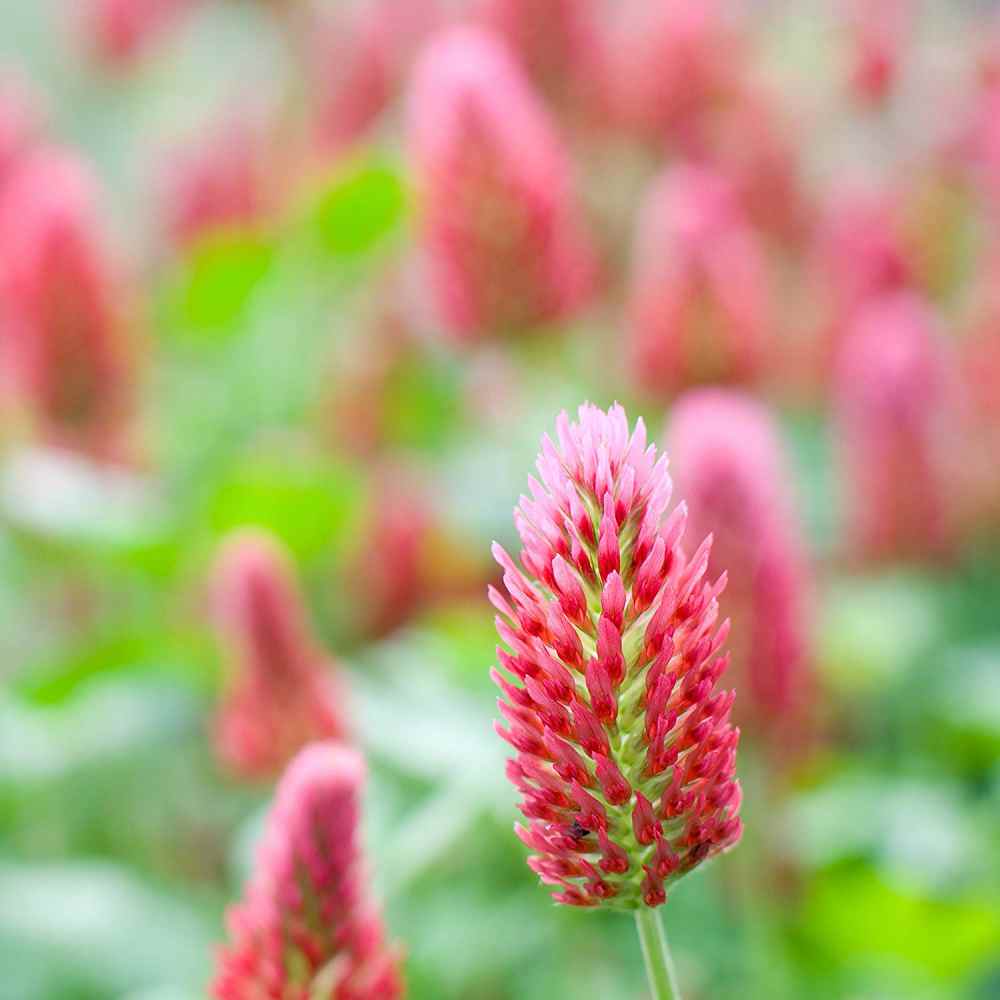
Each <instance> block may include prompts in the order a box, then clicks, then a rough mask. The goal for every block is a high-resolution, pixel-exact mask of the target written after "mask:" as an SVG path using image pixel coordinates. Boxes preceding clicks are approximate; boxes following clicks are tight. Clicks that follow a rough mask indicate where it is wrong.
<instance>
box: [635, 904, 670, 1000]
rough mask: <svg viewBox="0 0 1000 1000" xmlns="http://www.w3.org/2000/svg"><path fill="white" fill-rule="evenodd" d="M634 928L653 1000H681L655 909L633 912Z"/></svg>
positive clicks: (643, 908)
mask: <svg viewBox="0 0 1000 1000" xmlns="http://www.w3.org/2000/svg"><path fill="white" fill-rule="evenodd" d="M635 925H636V927H637V928H638V930H639V943H640V944H641V945H642V957H643V958H644V959H645V961H646V976H647V977H648V979H649V990H650V994H651V996H652V998H653V1000H681V993H680V990H679V989H678V988H677V973H676V972H675V971H674V960H673V958H671V956H670V946H669V945H668V944H667V935H666V934H665V933H664V931H663V923H662V921H661V920H660V910H659V908H658V907H650V906H642V907H640V908H639V909H638V910H636V911H635Z"/></svg>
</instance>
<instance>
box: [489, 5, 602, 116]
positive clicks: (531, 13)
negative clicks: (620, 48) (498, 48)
mask: <svg viewBox="0 0 1000 1000" xmlns="http://www.w3.org/2000/svg"><path fill="white" fill-rule="evenodd" d="M481 6H482V17H483V20H484V22H485V23H486V24H487V25H489V27H490V28H492V29H493V30H494V31H496V32H497V34H498V35H500V36H501V37H502V38H503V39H504V41H506V42H507V44H508V45H509V46H510V48H511V51H512V52H514V53H515V55H516V56H517V58H518V60H519V62H520V63H521V65H522V67H523V68H524V70H525V72H526V73H527V74H528V77H529V78H530V80H531V82H532V83H533V84H534V86H535V87H536V88H537V89H538V91H539V92H540V93H541V94H543V95H544V96H545V98H546V99H547V101H548V102H549V104H550V105H552V106H553V107H555V108H557V109H559V111H560V112H562V113H563V114H565V115H566V116H567V117H569V118H570V119H573V120H575V121H578V122H581V123H583V122H593V123H595V124H596V123H599V122H601V121H602V120H607V119H608V117H609V115H610V113H611V110H612V103H613V100H612V94H611V75H610V70H611V67H610V65H609V61H608V57H609V54H610V52H609V48H608V44H607V38H608V31H607V24H606V23H605V22H606V20H607V18H606V17H604V16H602V15H603V14H604V11H603V6H604V4H603V0H555V2H550V3H546V4H539V3H537V2H536V0H482V5H481Z"/></svg>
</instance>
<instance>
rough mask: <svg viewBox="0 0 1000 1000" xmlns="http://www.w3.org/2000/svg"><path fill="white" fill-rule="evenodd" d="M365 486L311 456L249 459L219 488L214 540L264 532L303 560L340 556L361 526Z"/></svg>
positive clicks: (213, 506) (213, 507)
mask: <svg viewBox="0 0 1000 1000" xmlns="http://www.w3.org/2000/svg"><path fill="white" fill-rule="evenodd" d="M363 503H364V487H363V483H362V481H361V479H360V477H359V475H358V474H357V472H356V471H355V470H354V469H352V468H351V467H350V466H348V465H346V464H342V463H338V462H334V461H329V460H327V459H324V458H320V457H318V456H313V455H310V454H301V453H299V454H273V453H265V454H262V455H251V456H248V457H247V458H245V459H243V460H242V461H240V462H238V463H237V465H236V466H235V467H234V468H233V469H232V470H231V472H230V473H229V475H228V476H226V477H225V478H224V479H223V480H222V482H220V483H219V484H218V486H217V487H216V490H215V492H214V494H213V496H212V498H211V500H210V502H209V512H208V517H209V524H210V527H211V529H212V531H213V532H214V533H216V534H218V535H223V534H226V533H228V532H230V531H232V530H234V529H235V528H240V527H246V526H255V527H260V528H264V529H266V530H268V531H270V532H271V533H273V534H274V535H276V536H277V537H278V538H280V539H281V540H282V541H283V542H284V543H285V544H286V545H287V546H288V547H289V549H291V551H292V552H293V553H294V555H295V556H296V557H297V558H299V559H301V560H305V561H308V560H310V559H312V558H315V557H316V556H318V555H320V554H321V553H323V552H326V551H328V550H329V549H330V548H332V549H333V550H334V551H340V550H341V549H342V548H343V547H344V546H345V545H346V544H347V543H348V542H349V540H350V539H351V537H352V535H353V533H354V531H355V529H356V528H357V525H358V524H359V523H360V519H361V514H362V510H363Z"/></svg>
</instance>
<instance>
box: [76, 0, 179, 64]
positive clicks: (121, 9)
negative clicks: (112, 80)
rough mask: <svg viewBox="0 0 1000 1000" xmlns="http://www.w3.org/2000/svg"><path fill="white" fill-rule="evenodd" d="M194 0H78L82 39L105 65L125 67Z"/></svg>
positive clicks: (169, 27)
mask: <svg viewBox="0 0 1000 1000" xmlns="http://www.w3.org/2000/svg"><path fill="white" fill-rule="evenodd" d="M195 2H196V0H80V17H81V30H82V33H83V41H84V44H85V46H86V48H87V49H88V50H89V52H90V54H91V55H92V56H93V58H94V59H95V60H96V61H97V62H98V63H100V64H101V65H103V66H105V67H106V68H108V69H114V70H127V69H130V68H132V66H134V65H135V63H136V62H138V60H139V59H141V58H142V57H143V56H145V55H146V53H147V52H148V51H149V49H150V48H151V47H152V46H153V45H155V44H156V42H158V41H159V40H160V39H161V38H162V37H163V36H164V35H165V34H166V33H167V32H168V31H169V30H170V29H171V28H172V27H173V26H174V24H175V23H176V21H177V20H178V19H179V17H180V15H181V14H183V13H184V12H185V11H186V10H188V9H189V8H190V7H192V6H193V5H194V3H195Z"/></svg>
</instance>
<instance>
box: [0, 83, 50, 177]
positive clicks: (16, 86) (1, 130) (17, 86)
mask: <svg viewBox="0 0 1000 1000" xmlns="http://www.w3.org/2000/svg"><path fill="white" fill-rule="evenodd" d="M40 119H41V113H40V111H39V109H38V104H37V101H36V99H35V97H34V95H33V94H32V93H31V91H30V90H29V88H28V87H27V85H26V84H24V83H23V82H22V81H21V80H20V79H19V78H17V77H16V76H14V75H13V74H8V73H4V72H3V71H0V187H2V186H3V184H4V182H5V180H6V179H7V178H8V177H9V176H10V175H11V173H12V172H13V170H14V167H15V166H16V165H17V163H18V162H19V161H20V160H21V159H23V157H24V156H25V155H27V153H28V152H29V151H30V150H31V149H32V148H33V147H35V146H36V145H37V144H38V142H39V140H40V138H41V133H42V124H41V120H40Z"/></svg>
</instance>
